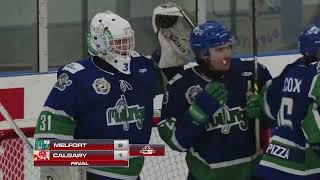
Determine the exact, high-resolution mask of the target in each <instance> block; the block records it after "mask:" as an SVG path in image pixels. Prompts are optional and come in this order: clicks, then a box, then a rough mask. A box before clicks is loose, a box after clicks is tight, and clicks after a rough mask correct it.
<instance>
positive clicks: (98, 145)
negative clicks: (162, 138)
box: [33, 139, 165, 167]
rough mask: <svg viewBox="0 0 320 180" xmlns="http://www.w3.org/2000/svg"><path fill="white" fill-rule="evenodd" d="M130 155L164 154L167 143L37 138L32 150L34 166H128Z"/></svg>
mask: <svg viewBox="0 0 320 180" xmlns="http://www.w3.org/2000/svg"><path fill="white" fill-rule="evenodd" d="M130 156H165V146H164V145H162V144H129V140H111V139H75V140H59V139H37V140H36V141H35V144H34V153H33V157H34V165H35V166H105V167H107V166H108V167H128V166H129V157H130Z"/></svg>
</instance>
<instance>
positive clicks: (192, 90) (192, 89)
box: [185, 84, 203, 104]
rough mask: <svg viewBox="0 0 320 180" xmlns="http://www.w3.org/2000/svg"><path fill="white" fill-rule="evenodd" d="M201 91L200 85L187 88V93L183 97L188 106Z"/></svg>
mask: <svg viewBox="0 0 320 180" xmlns="http://www.w3.org/2000/svg"><path fill="white" fill-rule="evenodd" d="M202 90H203V89H202V87H200V85H199V84H198V85H196V86H191V87H189V88H188V90H187V92H186V93H185V96H186V98H187V100H188V102H189V104H191V103H192V102H193V100H194V98H195V96H196V95H197V94H198V93H199V92H201V91H202Z"/></svg>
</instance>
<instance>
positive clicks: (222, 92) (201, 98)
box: [188, 82, 228, 123]
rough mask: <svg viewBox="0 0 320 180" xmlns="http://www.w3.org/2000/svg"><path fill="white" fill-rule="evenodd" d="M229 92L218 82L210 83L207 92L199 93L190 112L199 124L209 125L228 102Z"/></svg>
mask: <svg viewBox="0 0 320 180" xmlns="http://www.w3.org/2000/svg"><path fill="white" fill-rule="evenodd" d="M227 97H228V91H227V90H226V89H225V87H224V85H223V84H221V83H218V82H214V83H209V84H208V85H207V86H206V88H205V90H204V91H202V92H201V93H199V94H198V95H197V96H196V98H195V101H194V102H193V103H192V104H191V106H190V107H189V109H188V112H189V113H190V114H191V116H192V118H193V119H194V120H195V121H196V122H198V123H207V122H208V121H209V119H210V117H212V116H213V114H214V113H215V112H217V110H218V109H220V107H221V105H224V104H225V103H226V101H227Z"/></svg>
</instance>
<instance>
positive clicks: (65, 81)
mask: <svg viewBox="0 0 320 180" xmlns="http://www.w3.org/2000/svg"><path fill="white" fill-rule="evenodd" d="M71 84H72V81H71V80H70V79H69V76H68V75H67V74H65V73H62V74H61V75H60V76H59V77H58V80H57V82H56V83H55V84H54V87H55V88H57V89H59V90H60V91H64V90H65V89H66V87H67V86H70V85H71Z"/></svg>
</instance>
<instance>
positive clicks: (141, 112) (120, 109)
mask: <svg viewBox="0 0 320 180" xmlns="http://www.w3.org/2000/svg"><path fill="white" fill-rule="evenodd" d="M144 118H145V108H144V107H143V106H142V107H141V106H139V105H130V106H129V105H128V104H127V101H126V98H125V96H124V95H121V97H120V99H118V101H117V103H116V105H115V106H114V107H111V108H108V109H107V125H108V126H117V125H122V126H123V130H125V131H129V125H130V123H136V127H137V128H138V129H139V130H140V129H142V127H143V121H144Z"/></svg>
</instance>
